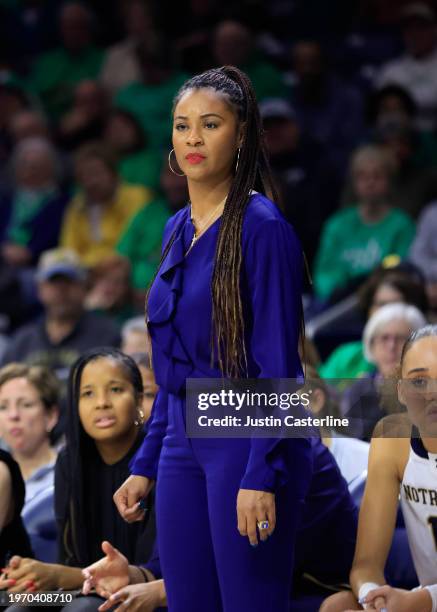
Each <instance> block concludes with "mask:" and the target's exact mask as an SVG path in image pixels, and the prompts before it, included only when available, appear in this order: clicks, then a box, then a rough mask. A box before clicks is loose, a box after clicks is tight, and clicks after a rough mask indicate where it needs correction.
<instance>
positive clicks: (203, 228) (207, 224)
mask: <svg viewBox="0 0 437 612" xmlns="http://www.w3.org/2000/svg"><path fill="white" fill-rule="evenodd" d="M226 197H227V196H226ZM225 202H226V198H224V199H223V200H222V201H221V202H220V204H218V205H217V207H216V208H214V209H213V211H212V212H211V214H209V215H208V216H207V218H206V219H205V221H204V222H203V223H202V226H201V227H200V228H199V229H198V231H197V234H196V226H194V236H193V239H192V240H191V243H190V246H189V247H188V250H187V252H186V253H185V255H188V253H189V252H190V251H191V249H192V248H193V246H194V245H195V243H196V242H197V240H198V239H199V238H200V236H201V235H202V234H203V233H204V232H205V231H206V230H207V229H208V227H210V226H211V225H212V223H213V222H214V221H215V220H216V219H214V215H217V218H218V217H219V213H220V212H222V211H221V209H222V208H223V206H224V204H225ZM190 219H191V222H192V223H193V225H194V217H193V207H192V204H190Z"/></svg>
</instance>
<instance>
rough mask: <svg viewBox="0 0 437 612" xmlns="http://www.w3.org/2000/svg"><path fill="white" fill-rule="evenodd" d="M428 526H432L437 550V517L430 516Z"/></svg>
mask: <svg viewBox="0 0 437 612" xmlns="http://www.w3.org/2000/svg"><path fill="white" fill-rule="evenodd" d="M428 524H429V525H431V529H432V535H433V536H434V544H435V547H436V550H437V516H429V517H428Z"/></svg>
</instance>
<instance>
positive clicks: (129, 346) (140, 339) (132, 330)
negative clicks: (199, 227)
mask: <svg viewBox="0 0 437 612" xmlns="http://www.w3.org/2000/svg"><path fill="white" fill-rule="evenodd" d="M121 350H122V351H123V353H126V355H136V354H137V353H138V354H139V353H149V351H150V340H149V338H148V335H147V328H146V321H145V319H144V317H143V316H141V317H140V316H138V317H134V318H133V319H129V320H128V321H126V322H125V324H124V325H123V327H122V328H121Z"/></svg>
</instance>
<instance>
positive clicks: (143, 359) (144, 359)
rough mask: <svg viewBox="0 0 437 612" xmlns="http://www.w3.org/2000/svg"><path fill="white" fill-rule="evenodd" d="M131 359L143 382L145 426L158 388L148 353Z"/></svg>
mask: <svg viewBox="0 0 437 612" xmlns="http://www.w3.org/2000/svg"><path fill="white" fill-rule="evenodd" d="M143 324H144V321H143ZM131 357H132V359H133V360H134V361H135V363H136V364H137V366H138V369H139V371H140V372H141V378H142V380H143V403H142V410H143V417H144V424H145V425H146V424H147V421H148V420H149V418H150V415H151V413H152V407H153V402H154V401H155V397H156V394H157V393H158V390H159V387H158V385H157V384H156V380H155V374H154V372H153V367H152V360H151V359H150V355H149V354H148V353H133V354H132V355H131Z"/></svg>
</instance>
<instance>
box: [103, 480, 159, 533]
mask: <svg viewBox="0 0 437 612" xmlns="http://www.w3.org/2000/svg"><path fill="white" fill-rule="evenodd" d="M154 484H155V481H154V480H150V478H147V477H146V476H129V478H128V479H127V480H126V481H125V482H124V483H123V484H122V485H121V487H120V488H119V489H118V490H117V491H116V492H115V493H114V498H113V499H114V502H115V505H116V506H117V510H118V511H119V513H120V514H121V516H122V517H123V518H124V520H125V521H127V522H128V523H133V522H134V521H142V520H143V518H144V509H143V508H141V507H140V506H139V505H138V504H139V502H140V501H141V500H142V499H145V498H146V497H147V496H148V494H149V493H150V491H151V490H152V488H153V485H154Z"/></svg>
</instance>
